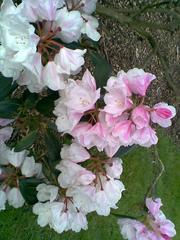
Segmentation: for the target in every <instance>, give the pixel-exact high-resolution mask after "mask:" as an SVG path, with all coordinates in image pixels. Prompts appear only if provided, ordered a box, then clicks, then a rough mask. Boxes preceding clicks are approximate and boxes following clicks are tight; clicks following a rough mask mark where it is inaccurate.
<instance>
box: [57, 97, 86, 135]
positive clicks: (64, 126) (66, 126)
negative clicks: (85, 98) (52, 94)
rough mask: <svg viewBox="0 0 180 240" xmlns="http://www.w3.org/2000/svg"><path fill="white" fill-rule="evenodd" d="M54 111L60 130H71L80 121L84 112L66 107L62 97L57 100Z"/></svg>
mask: <svg viewBox="0 0 180 240" xmlns="http://www.w3.org/2000/svg"><path fill="white" fill-rule="evenodd" d="M56 104H57V105H56V107H55V109H54V111H53V113H54V114H55V115H56V116H57V119H56V126H57V128H58V131H59V132H70V131H71V130H72V129H73V128H74V127H75V126H76V125H77V124H78V122H79V121H80V119H81V117H82V116H83V113H78V112H76V111H74V110H71V109H69V108H68V107H66V106H65V105H64V104H63V103H62V101H61V99H60V100H58V101H57V102H56Z"/></svg>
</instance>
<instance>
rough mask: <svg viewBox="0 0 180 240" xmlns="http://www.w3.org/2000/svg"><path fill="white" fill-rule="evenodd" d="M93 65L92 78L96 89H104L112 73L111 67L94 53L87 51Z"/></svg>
mask: <svg viewBox="0 0 180 240" xmlns="http://www.w3.org/2000/svg"><path fill="white" fill-rule="evenodd" d="M89 54H90V57H91V60H92V63H93V65H94V73H93V76H94V78H95V79H96V84H97V87H104V86H105V85H106V82H107V80H108V78H109V77H110V75H111V72H112V66H111V65H110V64H109V63H108V62H107V60H106V59H105V58H104V57H102V56H101V55H100V54H99V53H97V52H95V51H89Z"/></svg>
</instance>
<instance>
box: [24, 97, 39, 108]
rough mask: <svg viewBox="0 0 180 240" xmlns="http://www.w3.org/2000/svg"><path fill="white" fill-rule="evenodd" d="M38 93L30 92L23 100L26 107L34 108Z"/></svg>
mask: <svg viewBox="0 0 180 240" xmlns="http://www.w3.org/2000/svg"><path fill="white" fill-rule="evenodd" d="M38 98H39V95H38V94H37V93H30V94H29V96H28V97H27V98H26V100H25V106H26V107H27V108H31V109H32V108H34V107H35V106H36V103H37V101H38Z"/></svg>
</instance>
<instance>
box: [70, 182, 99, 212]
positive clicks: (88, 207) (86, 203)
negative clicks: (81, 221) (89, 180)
mask: <svg viewBox="0 0 180 240" xmlns="http://www.w3.org/2000/svg"><path fill="white" fill-rule="evenodd" d="M95 194H96V188H95V187H94V186H91V185H87V186H72V187H70V188H68V189H67V192H66V195H67V196H68V197H73V203H74V205H75V207H77V208H80V209H82V210H83V211H84V212H86V213H90V212H93V211H95Z"/></svg>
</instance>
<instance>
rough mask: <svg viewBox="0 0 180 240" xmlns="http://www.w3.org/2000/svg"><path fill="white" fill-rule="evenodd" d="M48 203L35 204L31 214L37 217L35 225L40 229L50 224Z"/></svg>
mask: <svg viewBox="0 0 180 240" xmlns="http://www.w3.org/2000/svg"><path fill="white" fill-rule="evenodd" d="M50 210H51V208H50V202H46V203H40V202H38V203H36V204H35V205H34V206H33V213H34V214H36V215H38V218H37V223H38V225H40V226H41V227H45V226H47V225H48V224H49V223H50V222H51V211H50Z"/></svg>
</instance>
